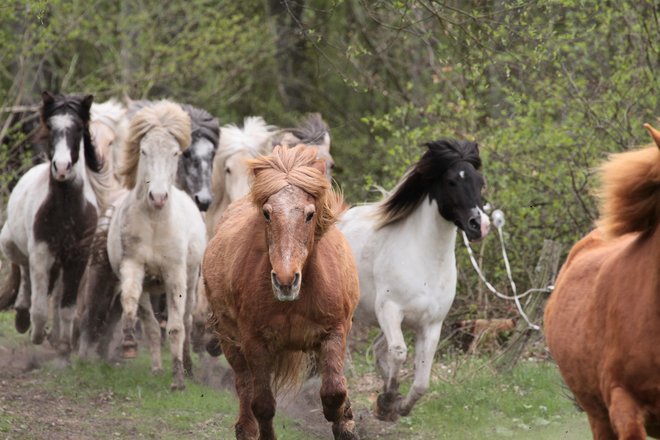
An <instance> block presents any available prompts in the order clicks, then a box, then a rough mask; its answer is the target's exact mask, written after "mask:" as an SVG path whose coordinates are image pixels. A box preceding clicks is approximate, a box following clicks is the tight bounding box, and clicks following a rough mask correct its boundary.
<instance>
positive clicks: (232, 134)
mask: <svg viewBox="0 0 660 440" xmlns="http://www.w3.org/2000/svg"><path fill="white" fill-rule="evenodd" d="M275 130H276V127H275V126H272V125H268V124H266V122H265V121H264V120H263V118H262V117H261V116H248V117H247V118H245V120H244V121H243V128H242V129H241V128H239V127H237V126H236V125H235V124H228V125H225V126H224V127H222V128H221V129H220V145H218V151H217V152H216V153H215V158H214V159H213V177H212V183H213V204H212V205H211V207H210V208H209V210H208V213H207V215H206V228H207V231H208V236H209V238H211V237H213V234H214V232H215V226H216V225H217V224H218V222H219V221H220V217H221V216H222V213H223V212H225V209H227V206H229V205H230V204H232V203H234V202H235V201H236V200H239V199H242V198H243V197H245V196H246V195H247V194H248V193H249V192H250V182H249V179H248V173H247V167H246V166H245V164H244V163H243V159H255V158H257V157H259V156H261V155H266V154H269V153H270V152H271V151H272V149H273V147H272V145H271V144H270V140H271V138H272V136H273V134H274V133H275Z"/></svg>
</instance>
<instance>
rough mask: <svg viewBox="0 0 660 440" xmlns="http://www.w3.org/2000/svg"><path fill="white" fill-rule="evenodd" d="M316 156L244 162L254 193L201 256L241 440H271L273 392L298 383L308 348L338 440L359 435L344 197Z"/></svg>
mask: <svg viewBox="0 0 660 440" xmlns="http://www.w3.org/2000/svg"><path fill="white" fill-rule="evenodd" d="M316 157H317V151H316V149H314V148H310V149H306V148H305V146H303V145H299V146H297V147H295V148H292V149H289V148H288V147H281V146H278V147H276V148H275V149H274V151H273V155H272V156H267V157H260V158H258V159H252V160H249V161H246V162H247V164H248V168H249V170H250V171H251V172H252V173H253V175H254V185H253V188H252V190H251V192H250V196H249V198H243V199H241V200H239V201H238V202H236V203H234V204H232V205H231V206H230V207H229V209H227V211H225V213H224V215H223V217H222V220H221V221H220V224H219V225H218V228H217V230H216V235H215V236H214V237H213V239H212V240H211V242H210V243H209V245H208V247H207V249H206V252H205V254H204V263H203V266H202V267H203V270H202V273H203V274H204V275H203V280H204V287H205V291H206V295H207V297H208V302H209V305H210V306H211V310H212V312H213V319H212V322H215V329H216V331H217V333H218V336H219V337H220V344H221V346H222V350H223V352H224V353H225V356H226V357H227V360H228V362H229V364H230V365H231V367H232V368H233V370H234V373H235V384H236V391H237V393H238V396H239V400H240V409H239V416H238V421H237V422H236V425H235V427H236V438H237V439H239V440H256V439H257V436H259V439H261V440H271V439H275V438H276V437H275V432H274V429H273V417H274V415H275V398H274V396H273V391H272V387H273V386H274V387H275V388H276V389H281V388H282V387H286V386H287V385H291V384H292V383H295V382H296V379H299V378H300V373H301V368H300V366H301V364H303V363H304V361H305V360H306V359H308V356H307V355H306V354H305V353H304V351H311V352H314V353H316V354H317V356H318V359H319V363H318V369H319V371H320V372H321V374H322V376H323V379H322V381H323V385H322V387H321V401H322V403H323V414H324V415H325V418H326V419H327V420H328V421H330V422H332V423H333V426H332V431H333V433H334V436H335V438H336V439H350V440H352V439H355V440H357V438H358V437H357V432H356V428H355V423H354V422H353V420H352V419H353V414H352V411H351V409H350V403H349V400H348V391H347V388H346V379H345V378H344V376H343V372H342V370H343V365H344V350H345V347H346V338H347V336H348V332H349V331H350V329H351V318H352V316H353V311H354V310H355V307H356V305H357V302H358V299H359V290H358V279H357V269H356V267H355V260H354V258H353V254H352V252H351V249H350V247H349V245H348V242H347V241H346V239H345V238H344V236H343V235H342V234H341V232H339V230H338V229H337V228H336V227H335V226H334V223H335V222H336V220H337V216H338V215H339V214H340V213H341V210H342V209H343V208H342V206H343V202H342V199H341V196H339V195H338V194H336V193H335V192H334V191H332V190H331V189H330V184H329V183H328V181H327V180H326V179H325V177H324V174H325V164H324V161H323V160H322V159H317V158H316Z"/></svg>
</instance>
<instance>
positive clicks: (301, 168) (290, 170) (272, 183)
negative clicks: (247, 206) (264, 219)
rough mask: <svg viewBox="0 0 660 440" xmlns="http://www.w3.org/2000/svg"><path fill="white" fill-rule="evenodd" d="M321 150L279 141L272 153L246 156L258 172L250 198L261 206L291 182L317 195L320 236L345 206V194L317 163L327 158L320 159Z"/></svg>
mask: <svg viewBox="0 0 660 440" xmlns="http://www.w3.org/2000/svg"><path fill="white" fill-rule="evenodd" d="M317 154H318V152H317V151H316V148H307V147H306V146H305V145H302V144H301V145H298V146H296V147H295V148H288V147H287V146H280V145H278V146H277V147H275V149H274V150H273V154H272V156H262V157H259V158H257V159H246V160H245V162H246V163H247V165H248V168H249V169H250V171H251V172H252V173H254V183H253V185H252V190H251V191H250V199H251V200H252V203H253V204H254V205H255V206H257V207H258V208H259V209H261V207H262V206H263V205H264V203H266V201H267V200H268V198H269V197H270V196H271V195H273V194H275V193H276V192H278V191H280V190H281V189H282V188H284V187H286V186H289V185H293V186H296V187H298V188H300V189H302V190H303V191H305V192H306V193H308V194H309V195H311V196H312V197H314V200H315V201H316V214H317V221H316V229H315V231H314V234H315V236H316V238H317V239H319V238H321V237H322V236H323V234H324V233H325V232H326V231H327V230H328V229H329V228H330V227H332V225H334V224H335V223H336V222H337V220H338V219H339V216H340V215H341V214H342V212H343V211H344V206H343V198H342V196H341V194H339V193H337V192H335V191H333V190H332V188H331V187H330V183H329V182H328V181H327V179H326V178H325V175H324V174H323V173H322V172H321V171H320V170H319V169H318V168H316V167H315V166H314V165H316V164H317V162H318V161H319V160H323V159H317V158H316V155H317Z"/></svg>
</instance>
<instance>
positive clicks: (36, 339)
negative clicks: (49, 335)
mask: <svg viewBox="0 0 660 440" xmlns="http://www.w3.org/2000/svg"><path fill="white" fill-rule="evenodd" d="M44 339H46V332H44V331H41V332H39V333H38V334H37V333H35V332H34V329H32V333H31V334H30V340H31V341H32V343H33V344H34V345H41V344H43V343H44Z"/></svg>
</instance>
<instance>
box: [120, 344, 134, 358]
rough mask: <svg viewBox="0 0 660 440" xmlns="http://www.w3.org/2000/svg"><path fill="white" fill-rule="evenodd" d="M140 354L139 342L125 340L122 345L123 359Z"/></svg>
mask: <svg viewBox="0 0 660 440" xmlns="http://www.w3.org/2000/svg"><path fill="white" fill-rule="evenodd" d="M137 356H138V349H137V344H136V343H135V342H124V343H123V344H122V345H121V357H122V359H133V358H136V357H137Z"/></svg>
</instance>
